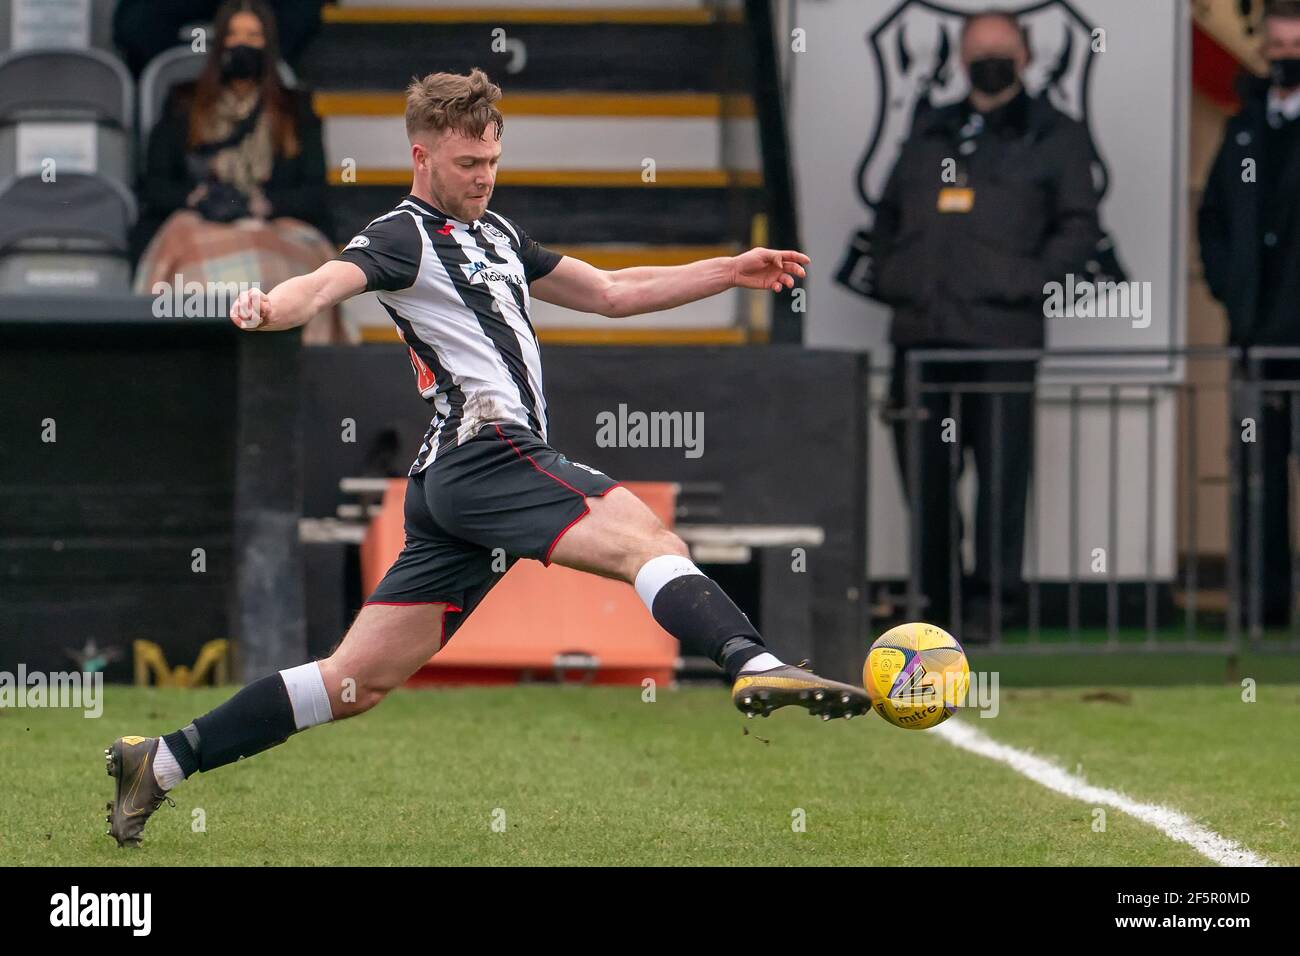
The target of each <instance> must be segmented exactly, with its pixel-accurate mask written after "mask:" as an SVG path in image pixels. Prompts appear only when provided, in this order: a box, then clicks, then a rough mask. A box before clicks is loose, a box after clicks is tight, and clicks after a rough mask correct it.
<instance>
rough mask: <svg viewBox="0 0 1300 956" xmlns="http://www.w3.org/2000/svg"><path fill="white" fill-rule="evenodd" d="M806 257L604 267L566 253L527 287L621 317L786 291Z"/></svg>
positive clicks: (767, 254) (572, 305) (769, 254)
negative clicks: (741, 294)
mask: <svg viewBox="0 0 1300 956" xmlns="http://www.w3.org/2000/svg"><path fill="white" fill-rule="evenodd" d="M809 261H810V260H809V259H808V257H807V256H806V255H804V254H803V253H802V252H796V251H794V250H790V249H761V248H759V249H750V250H749V251H748V252H745V253H742V254H741V255H738V256H720V257H718V258H716V259H700V260H698V261H697V262H690V263H687V264H686V265H683V266H634V267H632V268H630V269H617V270H614V271H606V270H604V269H597V268H596V267H595V266H593V265H590V264H589V263H586V262H583V261H582V260H581V259H574V258H573V257H571V256H565V257H564V258H563V259H561V260H560V262H559V264H558V265H557V266H556V267H555V268H554V269H553V270H551V272H550V273H548V274H547V275H545V276H543V277H542V278H540V279H538V280H536V281H535V282H533V283H532V285H531V286H530V287H529V290H530V292H531V294H532V295H535V296H536V297H537V298H539V299H541V300H542V301H543V302H551V303H554V304H555V305H562V306H564V307H565V308H568V309H577V310H578V311H579V312H594V313H596V314H598V315H606V316H610V317H611V318H621V317H623V316H629V315H642V314H644V313H646V312H658V311H660V310H662V309H671V308H674V307H676V306H679V305H685V304H686V303H688V302H695V301H696V300H697V299H705V298H708V297H709V296H711V295H717V294H718V293H719V292H725V291H726V290H727V289H734V288H742V289H770V290H771V291H773V292H780V291H781V290H782V289H783V288H784V289H790V288H793V287H794V282H795V279H796V278H802V277H803V276H805V275H807V273H806V272H805V271H804V266H806V265H807V264H808V263H809Z"/></svg>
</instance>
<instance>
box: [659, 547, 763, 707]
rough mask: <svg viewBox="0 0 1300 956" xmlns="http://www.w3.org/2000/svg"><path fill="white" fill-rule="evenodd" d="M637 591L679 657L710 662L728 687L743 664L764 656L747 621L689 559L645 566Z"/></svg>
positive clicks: (666, 559)
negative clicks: (677, 647) (678, 649)
mask: <svg viewBox="0 0 1300 956" xmlns="http://www.w3.org/2000/svg"><path fill="white" fill-rule="evenodd" d="M636 591H637V594H639V595H640V596H641V600H642V601H644V602H645V605H646V607H648V608H649V609H650V613H651V614H653V615H654V619H655V620H656V621H657V622H658V623H659V626H660V627H662V628H663V629H664V630H665V631H667V632H668V633H669V634H671V635H672V636H673V637H675V638H677V640H678V641H680V642H681V645H682V652H683V653H685V654H698V655H701V656H703V657H707V658H709V659H710V660H711V661H713V662H714V663H716V664H717V665H718V666H719V667H721V668H722V669H723V670H724V671H726V673H727V678H728V679H729V680H731V681H732V682H733V683H734V682H735V680H736V678H737V677H738V676H739V674H740V671H741V668H743V667H744V666H745V664H746V663H748V662H749V661H751V660H753V659H754V658H755V657H757V656H758V655H759V654H763V653H766V652H767V648H766V647H764V646H763V638H761V637H760V636H759V634H758V631H756V630H754V625H753V624H751V623H749V618H747V617H746V616H745V614H744V612H743V611H741V610H740V608H738V607H736V605H735V603H734V602H733V601H732V600H731V598H729V597H727V594H726V592H725V591H723V590H722V588H720V587H719V586H718V584H717V582H716V581H714V580H713V579H712V578H710V577H708V576H707V575H705V574H704V573H702V572H701V571H700V569H699V568H697V567H696V566H695V565H694V564H693V563H692V562H691V560H690V558H683V557H680V556H678V555H663V556H661V557H658V558H652V559H651V560H650V561H647V562H646V564H645V566H644V567H642V568H641V570H640V571H639V572H638V573H637V576H636Z"/></svg>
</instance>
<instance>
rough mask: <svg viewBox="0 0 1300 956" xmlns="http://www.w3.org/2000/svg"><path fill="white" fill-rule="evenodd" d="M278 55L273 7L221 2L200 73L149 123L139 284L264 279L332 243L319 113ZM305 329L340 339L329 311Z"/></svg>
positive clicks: (307, 263) (312, 337)
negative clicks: (290, 82)
mask: <svg viewBox="0 0 1300 956" xmlns="http://www.w3.org/2000/svg"><path fill="white" fill-rule="evenodd" d="M278 62H279V46H278V43H277V40H276V28H275V19H274V17H273V15H272V14H271V11H270V8H269V7H267V5H266V4H265V3H263V2H262V0H228V2H227V3H224V4H223V5H222V6H221V8H220V9H219V10H218V11H217V16H216V20H215V22H214V24H213V29H212V42H211V43H210V45H209V54H208V62H207V64H206V65H205V66H204V69H203V72H202V74H200V76H199V78H198V80H197V81H196V82H195V83H186V84H181V85H179V86H178V87H176V88H175V89H174V90H173V91H172V94H171V95H170V96H169V98H168V101H167V107H166V110H165V112H164V115H163V118H162V119H161V120H160V121H159V123H158V125H157V126H156V127H155V128H154V129H153V130H152V132H151V133H150V137H149V152H148V161H147V168H146V171H145V176H144V183H143V186H142V188H141V198H142V201H143V203H142V204H143V207H144V214H143V216H142V217H141V221H140V225H139V231H138V234H137V246H136V247H137V248H139V246H140V245H142V244H143V242H144V241H148V248H146V249H145V250H144V254H143V256H142V257H141V259H140V264H139V267H138V269H137V271H136V291H137V292H140V293H145V294H147V293H149V292H150V291H151V290H152V289H153V287H154V284H155V283H157V282H167V283H171V282H172V281H173V279H174V277H175V276H176V275H181V276H183V277H184V279H183V281H184V282H186V283H189V282H200V283H204V282H214V283H215V282H221V283H225V282H248V283H252V282H254V281H256V282H258V284H259V286H260V288H263V289H270V288H272V287H274V286H275V285H277V284H278V283H280V282H282V281H284V280H285V279H288V278H290V277H291V276H295V275H298V274H300V273H302V272H303V271H310V270H313V269H315V268H317V267H318V266H320V265H322V264H323V263H325V262H326V261H328V260H329V259H331V258H333V256H334V255H335V253H336V252H337V250H336V249H335V248H334V245H333V244H332V242H331V241H330V240H329V239H328V238H327V236H328V235H329V233H330V221H329V205H328V201H327V193H326V181H325V152H324V146H323V144H322V141H321V124H320V120H319V119H318V118H317V116H316V115H315V114H314V113H313V112H312V109H311V104H310V100H309V98H308V97H307V96H306V95H305V94H303V93H300V92H299V91H297V90H291V89H286V88H285V87H284V86H283V85H282V84H281V82H280V77H279V73H278V72H277V69H276V64H277V63H278ZM155 230H156V232H155ZM151 235H152V239H151V240H150V239H149V237H150V236H151ZM303 337H304V340H306V341H312V342H332V341H338V340H340V339H345V338H346V336H345V335H344V333H343V330H342V325H341V323H340V322H339V320H338V316H337V314H335V313H329V314H324V315H322V316H318V317H317V318H316V319H314V320H313V321H312V322H311V323H310V324H309V325H308V326H307V328H306V329H305V330H304V332H303Z"/></svg>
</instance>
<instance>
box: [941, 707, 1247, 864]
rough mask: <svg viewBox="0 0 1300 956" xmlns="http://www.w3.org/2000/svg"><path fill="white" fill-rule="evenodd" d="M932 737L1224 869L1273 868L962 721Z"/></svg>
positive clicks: (1209, 833) (1169, 814)
mask: <svg viewBox="0 0 1300 956" xmlns="http://www.w3.org/2000/svg"><path fill="white" fill-rule="evenodd" d="M933 733H936V734H938V735H939V736H940V737H942V738H943V739H944V740H946V741H948V743H950V744H952V745H953V746H954V747H960V748H961V749H962V750H966V751H969V752H970V753H973V754H979V755H980V756H981V757H988V758H989V759H990V760H996V761H997V762H998V763H1001V764H1006V765H1007V766H1008V767H1010V768H1011V769H1012V770H1014V771H1016V772H1017V773H1019V774H1023V775H1024V776H1026V777H1028V778H1029V779H1030V780H1032V781H1034V782H1035V783H1038V784H1042V785H1043V786H1044V787H1047V788H1048V789H1049V790H1055V791H1056V792H1057V793H1060V794H1064V795H1065V796H1067V797H1073V798H1074V799H1076V800H1082V801H1084V802H1085V803H1091V804H1095V805H1102V806H1107V807H1113V808H1114V809H1116V810H1119V811H1121V812H1123V813H1127V814H1128V815H1129V816H1131V817H1135V818H1137V819H1138V820H1141V821H1142V822H1143V823H1149V824H1150V825H1151V826H1153V827H1155V828H1156V829H1157V830H1159V831H1160V832H1162V833H1163V834H1164V835H1165V836H1167V837H1169V838H1170V839H1173V840H1177V841H1178V842H1179V843H1186V844H1187V845H1188V846H1190V847H1191V848H1192V849H1194V850H1195V851H1196V852H1197V853H1200V854H1201V855H1202V856H1204V857H1207V858H1208V859H1210V860H1212V861H1213V862H1215V863H1218V864H1220V865H1221V866H1272V865H1273V864H1272V863H1270V862H1269V861H1268V860H1266V859H1264V858H1263V857H1262V856H1259V855H1258V854H1255V853H1252V852H1251V851H1250V850H1247V849H1246V848H1245V847H1244V846H1242V845H1241V844H1239V843H1236V842H1234V841H1233V840H1229V839H1228V838H1227V837H1222V836H1219V834H1217V833H1215V832H1214V831H1213V830H1207V829H1206V828H1205V827H1203V826H1200V825H1199V824H1197V823H1195V822H1194V821H1192V820H1191V819H1190V818H1188V817H1187V816H1185V815H1184V814H1181V813H1179V812H1178V811H1177V810H1171V809H1170V808H1169V807H1163V806H1161V805H1160V804H1158V803H1141V802H1139V801H1137V800H1134V799H1132V798H1131V797H1126V796H1125V795H1124V794H1122V793H1119V792H1118V791H1115V790H1107V789H1106V788H1105V787H1097V786H1094V785H1092V784H1090V783H1088V782H1087V781H1086V780H1084V779H1083V778H1082V777H1080V776H1076V775H1075V774H1072V773H1070V772H1068V771H1066V770H1063V769H1061V768H1060V767H1058V766H1056V765H1055V764H1053V763H1051V762H1050V761H1047V760H1044V759H1043V758H1042V757H1035V756H1034V755H1033V754H1031V753H1029V752H1028V751H1025V750H1017V749H1016V748H1015V747H1009V746H1007V745H1006V744H1000V743H998V742H997V741H996V740H993V739H992V738H991V737H989V736H988V735H986V734H985V733H984V732H983V731H980V730H976V729H975V728H974V727H972V726H970V724H967V723H965V722H964V721H960V720H949V721H948V722H946V723H943V724H940V725H939V726H938V727H936V728H934V731H933Z"/></svg>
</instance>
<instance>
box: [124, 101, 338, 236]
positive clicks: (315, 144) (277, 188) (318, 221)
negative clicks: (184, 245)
mask: <svg viewBox="0 0 1300 956" xmlns="http://www.w3.org/2000/svg"><path fill="white" fill-rule="evenodd" d="M288 93H289V96H290V97H291V99H292V102H293V104H294V114H295V115H294V120H295V129H296V130H297V132H298V142H299V149H298V155H296V156H279V155H277V156H276V157H275V164H274V165H273V166H272V167H271V178H270V179H269V180H267V181H266V183H265V184H263V186H262V191H263V192H264V193H265V194H266V198H267V201H268V202H270V203H271V216H272V217H275V216H292V217H293V218H295V219H301V220H303V221H304V222H309V223H311V224H312V225H313V226H315V227H316V228H318V229H320V230H321V232H323V233H325V235H327V236H330V235H331V231H332V225H333V223H332V222H331V219H330V215H329V199H328V193H327V189H328V186H327V184H326V173H325V147H324V143H323V141H322V138H321V122H320V118H319V117H317V116H316V114H315V112H313V110H312V108H311V98H310V97H309V96H308V95H307V94H306V93H304V92H302V91H300V90H289V91H288ZM193 95H194V84H193V83H184V84H180V85H178V86H177V87H176V88H175V89H173V90H172V93H171V95H170V96H169V97H168V99H167V107H166V109H165V110H164V112H163V117H162V119H160V120H159V121H158V124H157V125H156V126H155V127H154V128H153V131H152V132H151V133H150V134H149V153H148V159H147V163H146V166H145V174H144V180H143V182H142V183H141V185H140V196H141V199H142V200H143V205H144V215H143V217H142V227H143V229H142V231H143V232H145V233H146V236H145V238H146V239H147V237H148V235H152V233H153V232H154V230H156V229H157V228H158V226H160V225H162V222H163V220H165V219H166V218H167V217H168V216H169V215H171V214H172V213H173V212H175V211H176V210H177V209H181V208H183V207H184V206H185V197H186V196H188V195H189V193H190V191H191V190H192V189H193V188H194V187H195V186H196V185H198V183H197V182H196V181H195V180H194V178H193V177H192V176H191V174H190V171H189V169H188V168H187V165H186V161H185V156H186V153H187V152H188V148H187V146H186V140H187V139H188V136H189V115H190V111H189V105H190V102H191V101H192V100H193Z"/></svg>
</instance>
